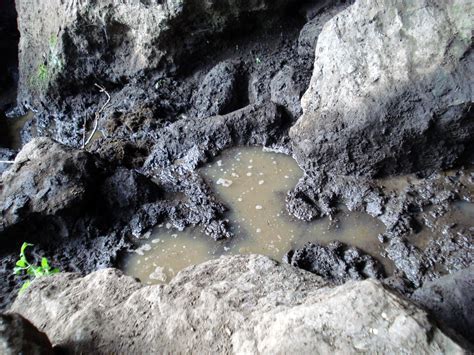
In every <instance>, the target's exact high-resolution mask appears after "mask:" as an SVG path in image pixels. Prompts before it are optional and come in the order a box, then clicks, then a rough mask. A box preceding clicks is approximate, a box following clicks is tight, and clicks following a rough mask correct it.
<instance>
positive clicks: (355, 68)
mask: <svg viewBox="0 0 474 355" xmlns="http://www.w3.org/2000/svg"><path fill="white" fill-rule="evenodd" d="M472 12H473V5H472V3H471V2H470V1H465V0H456V1H450V2H446V1H441V0H416V1H393V2H390V4H387V3H386V2H385V1H380V0H371V1H356V2H355V4H354V5H352V6H350V7H349V8H347V9H346V10H344V11H342V12H341V13H339V14H338V15H336V16H335V17H334V18H332V19H331V20H330V21H328V22H327V23H326V24H325V25H324V28H323V30H322V32H321V34H320V35H319V38H318V41H317V47H316V57H315V63H314V72H313V77H312V79H311V83H310V86H309V89H308V91H307V92H306V93H305V95H304V96H303V98H302V107H303V112H304V113H303V116H302V117H301V118H300V119H299V121H298V122H297V124H296V125H295V126H294V127H292V129H291V131H290V136H291V138H292V140H293V143H294V148H295V153H296V154H297V156H298V159H299V160H300V161H301V162H304V163H305V164H306V165H307V166H308V167H312V168H314V167H315V166H317V167H318V168H319V169H320V170H323V171H331V172H335V173H339V174H357V175H375V174H379V175H389V174H391V173H400V172H414V171H420V170H429V169H435V168H441V167H449V166H451V165H452V164H453V163H455V162H457V160H458V158H460V157H463V154H467V153H469V154H470V153H471V152H472V141H473V138H474V124H473V122H474V121H473V119H472V118H473V116H472V115H473V114H472V102H473V98H474V84H473V82H472V80H465V78H468V77H472V75H473V68H474V56H473V53H472V50H471V48H472V38H471V31H472V20H470V18H471V14H472Z"/></svg>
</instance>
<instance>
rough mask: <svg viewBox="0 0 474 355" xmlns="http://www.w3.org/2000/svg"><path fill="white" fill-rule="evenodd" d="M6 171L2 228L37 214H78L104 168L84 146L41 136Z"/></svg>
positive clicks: (1, 194)
mask: <svg viewBox="0 0 474 355" xmlns="http://www.w3.org/2000/svg"><path fill="white" fill-rule="evenodd" d="M14 162H15V163H14V164H13V165H12V166H11V167H10V168H9V169H8V170H7V171H6V172H5V173H4V174H3V175H2V183H3V186H2V189H1V191H0V201H1V212H2V216H1V220H0V231H3V230H5V229H6V228H8V227H10V226H12V225H15V224H20V223H25V222H26V221H28V220H29V219H30V218H31V217H32V216H33V215H36V216H42V217H47V216H52V215H59V214H62V213H69V214H70V215H76V216H77V213H78V212H79V211H81V210H82V209H83V208H85V206H86V204H87V203H88V200H90V199H91V198H92V197H93V196H94V195H95V194H96V192H97V185H96V183H97V181H96V180H97V178H98V177H99V176H100V174H99V173H100V168H99V166H98V162H97V161H96V159H95V158H94V157H93V156H92V155H91V154H89V153H87V152H84V151H82V150H75V149H71V148H68V147H66V146H63V145H61V144H58V143H55V142H53V141H51V140H50V139H48V138H38V139H36V140H34V141H32V142H31V143H29V144H27V145H26V146H25V147H24V148H23V149H22V150H21V151H20V152H19V153H18V155H17V156H16V158H15V161H14Z"/></svg>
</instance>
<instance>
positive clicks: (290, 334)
mask: <svg viewBox="0 0 474 355" xmlns="http://www.w3.org/2000/svg"><path fill="white" fill-rule="evenodd" d="M12 310H13V311H16V312H20V314H22V315H23V316H25V317H27V318H28V319H30V320H31V321H32V322H33V324H36V325H38V326H39V327H40V329H41V330H42V331H45V332H46V334H47V335H48V336H49V338H50V339H51V341H52V343H53V344H54V345H55V346H56V347H57V348H58V349H61V350H63V351H67V352H91V351H92V352H96V353H117V352H127V353H137V352H138V353H142V352H150V351H151V352H156V351H159V352H189V351H195V352H226V353H228V352H235V353H241V352H250V353H255V352H262V353H275V352H293V351H296V352H303V353H306V352H324V353H328V352H341V353H347V352H354V351H355V350H354V349H356V351H360V352H379V351H380V352H384V353H398V352H400V351H402V352H423V353H439V352H441V353H445V352H448V353H461V352H462V351H463V350H462V348H461V347H460V346H459V345H458V344H456V343H455V342H454V341H453V340H451V339H450V338H448V337H447V336H446V335H444V334H443V333H442V332H441V331H440V330H439V329H438V328H437V327H436V326H435V325H433V324H432V323H430V321H429V320H428V317H427V315H426V313H425V312H424V311H422V310H420V309H418V308H416V307H415V306H414V305H413V304H411V303H410V302H409V301H407V300H405V299H402V298H400V297H399V296H396V295H395V294H393V293H392V292H390V291H388V290H387V289H385V288H384V287H383V286H382V285H381V284H380V283H379V282H377V281H374V280H367V281H361V282H348V283H346V284H344V285H342V286H338V287H328V285H327V284H326V282H325V281H324V280H323V279H321V278H320V277H318V276H316V275H314V274H311V273H308V272H305V271H303V270H299V269H297V268H293V267H291V266H289V265H284V264H283V265H279V264H278V263H276V262H274V261H272V260H270V259H268V258H266V257H263V256H256V255H248V256H233V257H224V258H220V259H218V260H214V261H210V262H207V263H204V264H201V265H198V266H194V267H190V268H188V269H186V270H184V271H182V272H181V273H180V274H178V275H177V276H176V277H175V278H174V279H173V280H172V281H171V283H170V284H169V285H164V286H163V285H159V286H158V285H155V286H149V287H144V286H143V285H142V284H140V283H138V282H136V281H135V280H133V279H132V278H130V277H126V276H123V275H122V274H121V273H120V272H118V271H117V270H113V269H106V270H101V271H97V272H95V273H92V274H90V275H88V276H86V277H84V278H82V277H80V276H79V275H77V274H60V275H56V276H54V277H51V278H43V279H39V280H38V281H36V282H34V283H33V285H32V286H31V287H30V288H29V289H28V290H27V291H26V292H25V294H24V295H22V296H21V297H19V298H18V299H17V300H16V302H15V304H14V305H13V307H12ZM144 319H146V321H143V320H144ZM341 319H344V320H345V321H344V322H341Z"/></svg>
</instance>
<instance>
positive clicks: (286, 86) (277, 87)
mask: <svg viewBox="0 0 474 355" xmlns="http://www.w3.org/2000/svg"><path fill="white" fill-rule="evenodd" d="M295 75H296V73H295V69H294V68H292V67H290V66H288V65H285V66H284V67H283V69H281V70H280V71H279V72H278V73H277V74H276V75H275V76H274V77H273V79H272V81H271V83H270V91H271V101H272V102H273V103H275V104H277V105H280V106H283V107H285V108H286V110H287V111H288V113H289V114H290V116H291V118H292V119H295V120H296V119H297V118H298V117H299V116H300V115H301V113H302V111H301V104H300V98H301V94H302V93H303V88H301V87H300V86H299V85H298V84H297V81H296V80H295Z"/></svg>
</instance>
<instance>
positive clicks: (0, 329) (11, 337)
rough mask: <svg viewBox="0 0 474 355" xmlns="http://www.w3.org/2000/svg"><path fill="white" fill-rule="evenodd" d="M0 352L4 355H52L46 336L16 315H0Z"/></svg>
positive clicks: (51, 348)
mask: <svg viewBox="0 0 474 355" xmlns="http://www.w3.org/2000/svg"><path fill="white" fill-rule="evenodd" d="M0 352H1V353H2V354H4V355H16V354H34V355H49V354H54V351H53V347H52V345H51V343H50V341H49V339H48V337H47V336H46V334H44V333H42V332H40V331H39V330H38V329H37V328H36V327H35V326H34V325H33V324H31V323H30V322H29V321H28V320H26V319H25V318H23V317H22V316H21V315H19V314H16V313H10V314H0Z"/></svg>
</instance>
